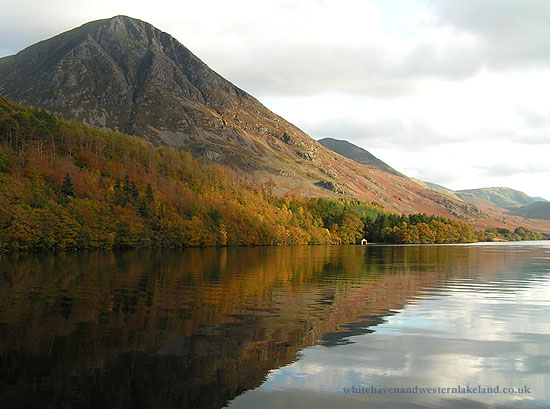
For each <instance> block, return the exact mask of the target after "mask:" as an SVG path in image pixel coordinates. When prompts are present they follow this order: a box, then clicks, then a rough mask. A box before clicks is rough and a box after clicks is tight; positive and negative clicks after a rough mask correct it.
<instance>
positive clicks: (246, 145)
mask: <svg viewBox="0 0 550 409" xmlns="http://www.w3.org/2000/svg"><path fill="white" fill-rule="evenodd" d="M0 95H1V96H3V97H6V98H9V99H12V100H14V101H17V102H19V103H24V104H27V105H30V106H35V107H41V108H44V109H46V110H48V111H50V112H52V113H54V114H56V115H58V116H60V117H61V118H63V119H67V120H76V121H78V122H83V123H86V124H89V125H93V126H98V127H101V128H107V129H111V130H117V131H121V132H125V133H129V134H132V135H137V136H140V137H142V138H144V139H146V140H148V141H149V142H151V143H153V144H154V145H157V146H159V145H165V144H166V145H171V146H177V147H182V148H184V149H186V150H189V151H191V152H192V153H193V154H194V156H196V157H199V158H201V159H202V160H204V161H210V162H217V163H221V164H225V165H229V166H231V167H233V168H234V169H237V170H239V171H240V172H242V173H243V174H245V175H246V177H247V178H248V179H249V180H250V181H251V182H254V183H256V184H257V185H260V186H263V187H264V188H265V189H268V190H269V191H271V192H273V193H276V194H289V195H298V196H345V197H355V198H359V199H362V200H366V201H373V202H376V203H379V204H380V205H381V206H383V207H384V208H386V209H388V210H390V211H393V212H398V213H401V212H403V213H411V212H425V213H428V214H434V215H439V216H445V217H455V218H458V219H462V220H465V221H468V222H470V223H473V224H474V225H476V226H478V227H486V226H492V225H498V224H499V223H503V221H502V220H501V219H502V218H501V216H500V215H498V214H491V212H489V211H480V210H479V209H478V208H477V207H475V206H472V205H470V204H468V203H465V202H463V201H461V200H457V199H455V198H452V197H449V196H447V195H442V194H441V193H439V192H435V191H432V190H430V189H426V188H425V187H422V186H420V185H419V184H418V183H416V182H414V181H413V180H411V179H409V178H407V177H406V176H404V175H401V174H399V173H398V172H395V173H394V172H388V171H387V169H380V168H377V167H376V166H370V167H369V166H364V165H361V164H359V163H357V162H355V161H353V160H350V159H348V158H345V157H343V156H341V155H339V154H338V153H335V152H333V151H331V150H329V149H327V148H325V147H324V146H322V145H321V144H320V143H318V142H317V141H315V140H313V139H312V138H311V137H309V136H308V135H307V134H305V133H304V132H302V131H301V130H300V129H298V128H297V127H296V126H294V125H292V124H290V123H289V122H287V121H286V120H285V119H283V118H282V117H280V116H278V115H276V114H274V113H273V112H271V111H270V110H268V109H267V108H266V107H265V106H263V105H262V104H261V103H260V102H258V101H257V100H256V99H255V98H254V97H252V96H251V95H249V94H247V93H246V92H245V91H243V90H242V89H240V88H238V87H236V86H235V85H233V84H232V83H230V82H229V81H227V80H226V79H224V78H223V77H221V76H220V75H218V74H217V73H215V72H214V71H212V70H211V69H210V68H209V67H208V66H207V65H206V64H205V63H203V62H202V61H201V60H200V59H199V58H198V57H196V56H195V55H194V54H193V53H191V51H189V50H188V49H187V48H185V47H184V46H183V45H182V44H181V43H179V42H178V41H177V40H176V39H174V38H173V37H171V36H170V35H169V34H167V33H164V32H162V31H160V30H158V29H156V28H155V27H153V26H152V25H150V24H148V23H146V22H143V21H140V20H137V19H133V18H130V17H126V16H116V17H113V18H110V19H105V20H98V21H94V22H90V23H87V24H84V25H82V26H81V27H78V28H75V29H73V30H70V31H68V32H65V33H62V34H59V35H57V36H55V37H53V38H50V39H48V40H44V41H42V42H39V43H37V44H35V45H32V46H30V47H28V48H26V49H24V50H22V51H21V52H19V53H18V54H16V55H13V56H9V57H4V58H1V59H0ZM386 166H387V165H386ZM390 169H392V168H390Z"/></svg>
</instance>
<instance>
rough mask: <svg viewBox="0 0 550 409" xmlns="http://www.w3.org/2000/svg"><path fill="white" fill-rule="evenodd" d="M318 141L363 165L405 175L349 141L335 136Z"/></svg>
mask: <svg viewBox="0 0 550 409" xmlns="http://www.w3.org/2000/svg"><path fill="white" fill-rule="evenodd" d="M317 142H319V143H320V144H321V145H323V146H324V147H326V148H328V149H330V150H332V151H334V152H336V153H339V154H340V155H342V156H345V157H346V158H349V159H351V160H353V161H355V162H357V163H360V164H362V165H365V166H371V167H375V168H378V169H381V170H383V171H384V172H387V173H391V174H392V175H397V176H404V175H403V174H402V173H401V172H398V171H396V170H395V169H394V168H392V167H391V166H389V165H388V164H386V163H385V162H382V161H381V160H380V159H378V158H377V157H376V156H374V155H373V154H371V153H370V152H369V151H367V150H365V149H363V148H361V147H360V146H357V145H354V144H352V143H350V142H348V141H345V140H340V139H334V138H323V139H318V140H317Z"/></svg>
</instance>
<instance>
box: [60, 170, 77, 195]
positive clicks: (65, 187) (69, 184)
mask: <svg viewBox="0 0 550 409" xmlns="http://www.w3.org/2000/svg"><path fill="white" fill-rule="evenodd" d="M61 193H63V194H64V195H65V196H74V186H73V181H72V179H71V175H69V172H67V175H65V179H63V183H62V184H61Z"/></svg>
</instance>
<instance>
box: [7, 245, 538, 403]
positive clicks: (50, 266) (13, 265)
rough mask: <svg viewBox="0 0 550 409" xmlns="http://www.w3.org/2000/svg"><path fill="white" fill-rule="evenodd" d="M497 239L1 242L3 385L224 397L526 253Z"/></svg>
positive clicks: (43, 391)
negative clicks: (106, 244) (223, 244)
mask: <svg viewBox="0 0 550 409" xmlns="http://www.w3.org/2000/svg"><path fill="white" fill-rule="evenodd" d="M491 249H492V248H487V249H480V247H476V246H427V247H425V246H379V247H378V246H368V247H356V246H342V247H331V246H328V247H324V246H320V247H286V248H231V249H225V248H224V249H186V250H183V251H166V250H136V251H126V252H113V251H103V252H99V251H98V252H88V253H76V254H73V253H60V254H57V255H40V254H28V255H12V256H1V258H0V394H1V396H0V398H1V399H2V401H3V402H4V404H5V405H6V406H4V407H8V408H34V407H40V408H48V407H63V408H96V407H109V408H163V409H166V408H176V407H177V408H187V407H188V408H220V407H223V406H224V405H226V404H227V402H228V401H230V400H231V399H233V398H234V397H236V396H238V395H239V394H241V393H242V392H243V391H246V390H248V389H252V388H255V387H257V386H259V385H261V384H262V382H264V380H265V379H266V375H267V373H268V372H269V371H270V370H272V369H276V368H279V367H281V366H283V365H286V364H289V363H291V362H294V361H296V360H297V359H298V357H299V354H298V352H299V351H300V350H301V349H303V348H305V347H308V346H311V345H316V344H320V345H325V346H338V345H344V344H347V343H350V342H352V340H350V337H352V336H354V335H359V334H367V333H370V332H373V331H376V327H377V325H379V324H381V323H383V322H385V320H386V318H387V317H388V316H391V315H392V314H394V313H395V312H396V311H397V310H399V309H402V308H403V307H404V306H405V305H406V304H408V303H414V302H415V300H416V299H419V298H421V297H422V296H423V294H425V293H426V291H428V290H429V291H433V289H434V288H435V289H437V288H439V287H443V286H445V285H446V283H448V282H449V281H452V280H457V279H464V278H469V277H471V279H472V280H477V279H479V277H480V276H482V277H483V278H484V279H486V280H489V281H490V280H491V279H492V277H493V276H495V275H498V276H499V277H503V276H504V278H505V276H506V271H508V270H507V269H508V268H509V267H510V266H511V265H513V264H514V263H516V262H520V261H519V260H517V258H516V256H515V255H514V253H506V252H499V251H493V250H491ZM489 250H490V251H489ZM497 250H498V249H497ZM536 271H537V269H536V268H533V271H529V270H526V271H524V272H523V274H525V275H528V276H529V275H534V274H536ZM503 282H504V283H505V282H506V280H505V279H504V281H503Z"/></svg>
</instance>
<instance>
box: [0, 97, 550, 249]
mask: <svg viewBox="0 0 550 409" xmlns="http://www.w3.org/2000/svg"><path fill="white" fill-rule="evenodd" d="M0 207H1V208H2V212H0V251H2V252H18V251H30V250H33V251H34V250H47V251H49V250H88V249H114V248H119V249H123V248H150V247H159V248H184V247H213V246H279V245H317V244H357V243H360V242H361V240H362V239H366V240H367V241H368V242H369V243H395V244H436V243H472V242H477V241H503V240H507V241H510V240H541V239H549V238H550V237H549V236H548V235H541V234H540V233H537V232H535V231H532V230H530V229H527V228H524V227H518V228H516V229H515V230H514V231H510V230H507V229H502V228H492V229H488V230H486V231H484V232H479V231H474V229H473V228H472V226H470V225H469V224H467V223H466V222H463V221H457V220H451V219H447V218H444V217H438V216H428V215H426V214H411V215H397V214H393V213H389V212H387V211H386V210H384V209H383V208H382V207H380V206H379V205H377V204H376V203H374V202H371V203H367V202H363V201H359V200H354V199H344V198H339V199H334V198H310V199H307V198H290V197H277V196H274V195H272V194H270V193H269V192H268V190H267V189H262V188H258V187H255V186H252V185H250V184H249V183H247V182H246V181H245V180H244V179H243V178H242V177H240V176H239V175H238V174H237V173H235V172H234V171H232V170H231V169H229V168H227V167H224V166H222V165H218V164H212V165H210V164H204V163H201V162H199V161H198V160H196V159H194V158H193V157H192V156H191V154H190V153H189V152H186V151H184V150H181V149H176V148H170V147H160V148H155V147H154V146H152V145H151V144H149V143H147V142H146V141H144V140H141V139H139V138H137V137H133V136H129V135H125V134H121V133H116V132H110V131H105V130H100V129H96V128H92V127H89V126H85V125H81V124H77V123H75V122H64V121H60V120H58V119H57V118H56V117H55V116H54V115H52V114H50V113H48V112H46V111H44V110H41V109H35V108H29V107H25V106H22V105H19V104H16V103H14V102H11V101H9V100H6V99H4V98H1V97H0Z"/></svg>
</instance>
